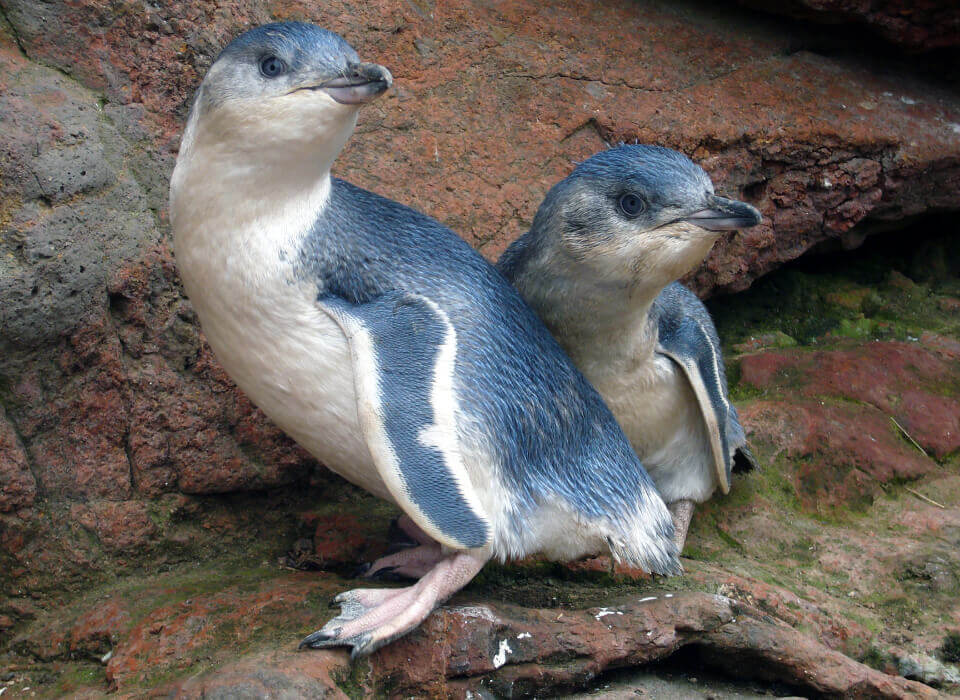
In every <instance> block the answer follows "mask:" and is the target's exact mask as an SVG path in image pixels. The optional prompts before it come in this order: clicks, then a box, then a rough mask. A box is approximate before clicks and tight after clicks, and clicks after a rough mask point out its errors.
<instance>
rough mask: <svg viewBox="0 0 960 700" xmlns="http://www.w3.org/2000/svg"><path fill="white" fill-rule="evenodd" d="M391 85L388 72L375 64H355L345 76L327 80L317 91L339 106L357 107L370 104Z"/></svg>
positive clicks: (391, 78) (391, 80)
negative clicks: (333, 100) (319, 90)
mask: <svg viewBox="0 0 960 700" xmlns="http://www.w3.org/2000/svg"><path fill="white" fill-rule="evenodd" d="M392 84H393V76H392V75H390V71H389V70H387V69H386V68H384V67H383V66H381V65H378V64H376V63H355V64H353V65H351V66H350V67H349V69H348V70H347V73H346V75H343V76H340V77H338V78H334V79H333V80H328V81H327V82H325V83H324V84H323V85H320V86H318V87H319V89H321V90H323V91H325V92H326V93H327V94H328V95H330V97H332V98H333V99H335V100H336V101H337V102H339V103H340V104H345V105H359V104H363V103H365V102H371V101H372V100H375V99H376V98H378V97H379V96H380V95H382V94H383V93H385V92H386V91H387V90H388V89H389V88H390V86H391V85H392Z"/></svg>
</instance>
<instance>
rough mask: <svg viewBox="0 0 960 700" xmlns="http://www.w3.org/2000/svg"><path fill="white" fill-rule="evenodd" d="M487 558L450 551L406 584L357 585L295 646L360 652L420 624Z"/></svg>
mask: <svg viewBox="0 0 960 700" xmlns="http://www.w3.org/2000/svg"><path fill="white" fill-rule="evenodd" d="M488 558H489V557H486V556H478V555H476V554H472V553H468V552H456V553H454V554H450V555H447V556H446V557H443V558H442V559H441V560H440V561H439V562H438V563H437V564H436V566H434V567H433V568H432V569H430V571H429V572H428V573H427V574H426V575H425V576H424V577H423V578H421V579H420V580H419V581H418V582H417V583H416V584H414V585H412V586H410V587H409V588H358V589H355V590H352V591H346V592H344V593H341V594H339V595H338V596H336V597H335V598H334V599H333V602H334V603H336V604H337V605H339V606H340V614H339V615H337V616H336V617H335V618H333V619H332V620H330V621H329V622H327V624H325V625H324V626H323V627H322V628H321V629H319V630H317V631H316V632H314V633H313V634H311V635H308V636H307V637H306V638H304V640H303V641H302V642H300V648H301V649H303V648H306V647H309V648H312V649H323V648H326V647H335V646H349V647H353V649H352V650H351V652H350V658H351V659H355V658H357V657H359V656H366V655H367V654H370V653H372V652H373V651H375V650H377V649H379V648H380V647H382V646H383V645H384V644H388V643H389V642H392V641H393V640H394V639H397V638H398V637H402V636H403V635H405V634H407V633H408V632H410V631H411V630H414V629H416V627H417V626H418V625H419V624H420V623H421V622H423V621H424V620H425V619H426V618H427V616H428V615H429V614H430V613H431V612H433V609H434V608H436V607H437V606H438V605H439V604H440V603H442V602H443V601H445V600H446V599H447V598H449V597H450V596H451V595H453V594H454V593H456V592H457V591H458V590H460V589H461V588H463V586H465V585H466V584H467V582H468V581H470V579H472V578H473V577H474V576H476V575H477V572H479V571H480V569H482V568H483V565H484V564H485V563H486V562H487V559H488Z"/></svg>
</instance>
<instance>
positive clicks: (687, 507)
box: [667, 499, 697, 553]
mask: <svg viewBox="0 0 960 700" xmlns="http://www.w3.org/2000/svg"><path fill="white" fill-rule="evenodd" d="M696 507H697V504H696V503H694V502H693V501H690V500H687V499H683V500H680V501H674V502H673V503H670V504H668V505H667V508H669V509H670V515H672V516H673V542H674V544H676V545H677V552H678V553H682V552H683V545H684V544H686V541H687V530H689V529H690V519H691V518H692V517H693V510H694V508H696Z"/></svg>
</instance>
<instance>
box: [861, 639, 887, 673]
mask: <svg viewBox="0 0 960 700" xmlns="http://www.w3.org/2000/svg"><path fill="white" fill-rule="evenodd" d="M860 663H862V664H866V665H867V666H869V667H870V668H875V669H877V670H878V671H883V670H884V669H885V668H886V667H887V666H888V665H889V664H890V656H889V655H888V654H887V653H885V652H884V651H882V650H880V649H878V648H877V647H875V646H874V645H872V644H871V645H869V646H868V647H867V649H866V651H865V652H864V653H863V654H861V655H860Z"/></svg>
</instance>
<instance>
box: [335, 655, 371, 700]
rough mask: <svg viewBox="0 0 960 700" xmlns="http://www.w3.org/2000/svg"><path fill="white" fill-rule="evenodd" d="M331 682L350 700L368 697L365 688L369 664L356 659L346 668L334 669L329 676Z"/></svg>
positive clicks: (368, 677)
mask: <svg viewBox="0 0 960 700" xmlns="http://www.w3.org/2000/svg"><path fill="white" fill-rule="evenodd" d="M330 675H331V677H332V678H333V682H334V683H336V684H337V687H338V688H339V689H340V690H341V691H343V694H344V695H346V696H347V697H348V698H350V700H360V699H361V698H366V697H369V693H368V692H367V687H368V685H369V679H370V662H369V661H367V659H365V658H361V659H358V660H356V661H354V662H353V663H351V664H350V665H349V666H347V667H346V668H342V669H335V670H334V671H333V672H332V673H331V674H330Z"/></svg>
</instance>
